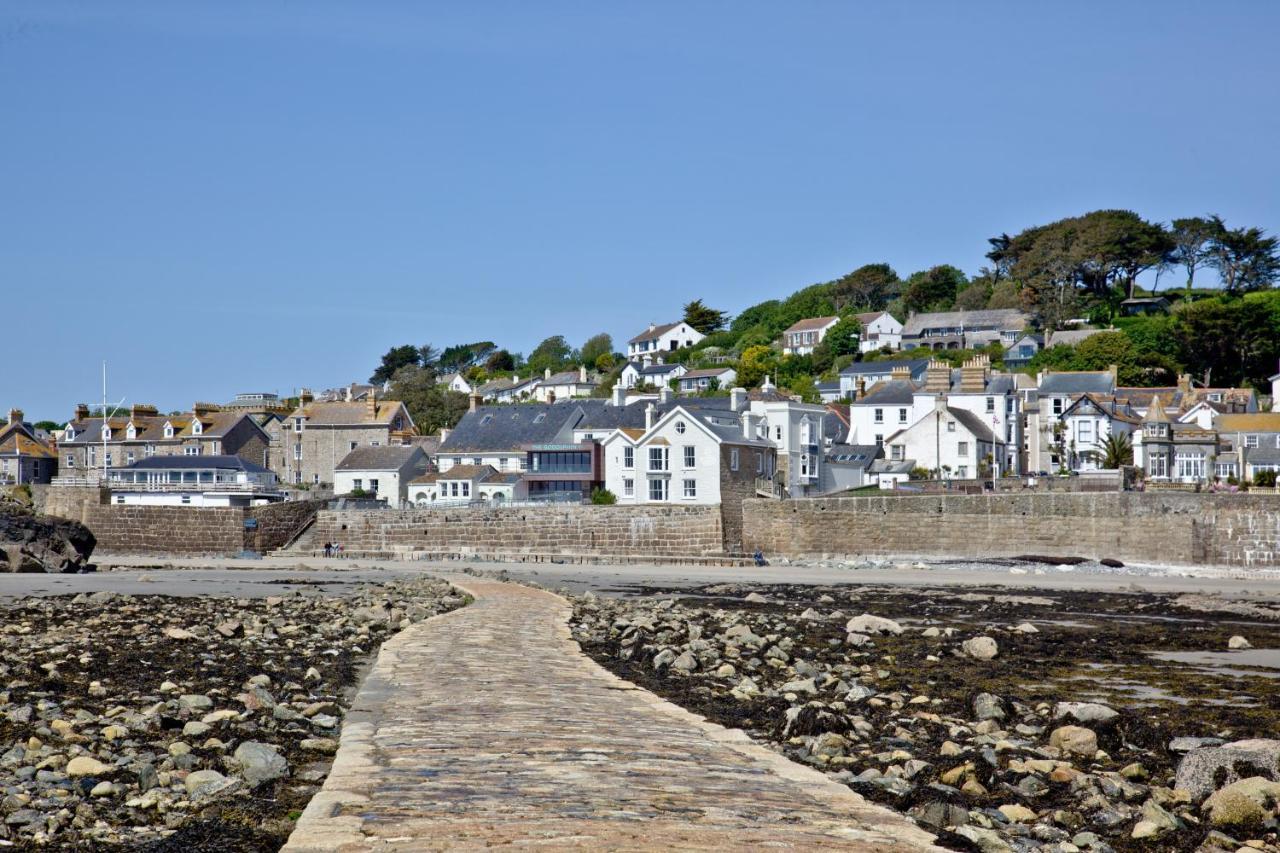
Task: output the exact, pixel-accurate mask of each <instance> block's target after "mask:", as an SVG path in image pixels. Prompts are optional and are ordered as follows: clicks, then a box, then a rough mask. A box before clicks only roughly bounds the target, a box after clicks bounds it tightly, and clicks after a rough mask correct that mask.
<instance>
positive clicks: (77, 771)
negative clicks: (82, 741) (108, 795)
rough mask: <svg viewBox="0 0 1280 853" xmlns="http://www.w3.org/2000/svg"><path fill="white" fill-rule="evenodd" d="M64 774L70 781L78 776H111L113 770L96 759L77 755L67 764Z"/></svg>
mask: <svg viewBox="0 0 1280 853" xmlns="http://www.w3.org/2000/svg"><path fill="white" fill-rule="evenodd" d="M66 773H67V775H68V776H70V777H71V778H72V779H75V778H77V777H79V776H111V775H113V774H114V773H115V768H114V767H112V766H111V765H110V764H103V763H102V762H101V761H99V760H98V759H96V758H91V757H89V756H87V755H79V756H76V757H75V758H73V759H71V760H70V761H68V762H67V766H66Z"/></svg>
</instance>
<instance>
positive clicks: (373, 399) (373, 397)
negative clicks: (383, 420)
mask: <svg viewBox="0 0 1280 853" xmlns="http://www.w3.org/2000/svg"><path fill="white" fill-rule="evenodd" d="M364 413H365V415H366V416H368V418H369V420H371V421H373V420H377V419H378V395H377V394H375V393H374V392H373V391H370V392H369V396H368V397H365V398H364Z"/></svg>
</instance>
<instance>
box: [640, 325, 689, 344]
mask: <svg viewBox="0 0 1280 853" xmlns="http://www.w3.org/2000/svg"><path fill="white" fill-rule="evenodd" d="M681 322H682V321H679V320H677V321H676V322H674V323H658V324H656V325H654V327H653V328H652V329H646V330H645V331H643V332H641V333H640V334H638V335H636V336H635V337H634V338H632V339H631V340H629V341H627V343H629V344H638V343H640V342H641V341H651V340H653V339H654V338H656V337H658V336H660V335H663V334H666V333H667V332H669V331H671V330H672V329H674V328H675V327H676V326H679V325H680V323H681Z"/></svg>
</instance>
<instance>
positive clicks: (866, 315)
mask: <svg viewBox="0 0 1280 853" xmlns="http://www.w3.org/2000/svg"><path fill="white" fill-rule="evenodd" d="M888 313H889V312H888V311H865V312H863V313H862V314H858V315H856V316H857V318H858V322H859V323H861V324H862V326H863V327H864V328H865V327H866V326H868V325H870V324H871V323H873V322H875V321H876V320H878V319H880V318H881V317H883V316H884V315H885V314H888Z"/></svg>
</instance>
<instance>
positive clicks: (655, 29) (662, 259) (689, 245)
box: [0, 0, 1280, 419]
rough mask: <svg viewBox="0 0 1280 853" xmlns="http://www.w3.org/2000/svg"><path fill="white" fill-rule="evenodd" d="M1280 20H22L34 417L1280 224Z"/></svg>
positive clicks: (989, 7) (1161, 8)
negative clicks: (1058, 223) (1208, 226)
mask: <svg viewBox="0 0 1280 853" xmlns="http://www.w3.org/2000/svg"><path fill="white" fill-rule="evenodd" d="M1277 32H1280V4H1276V3H1274V2H1268V0H1258V1H1257V2H1220V3H1213V4H1209V3H1190V2H1161V3H1127V4H1121V3H1111V2H1094V3H1089V2H1079V3H1059V4H1052V5H1051V4H1047V3H1026V2H1010V3H956V2H939V3H888V2H885V3H879V4H872V3H854V2H799V3H785V4H779V3H753V2H643V3H640V2H630V3H620V2H619V3H609V2H586V0H583V2H537V3H529V2H509V3H499V2H483V3H472V2H453V3H403V4H400V3H372V2H359V3H357V2H351V3H345V4H337V3H326V2H317V1H316V0H305V2H304V0H292V1H291V2H285V0H277V1H276V2H265V1H264V2H255V3H237V2H228V0H218V2H213V0H209V2H204V3H177V2H168V0H166V2H156V3H131V2H98V0H83V2H60V0H31V2H25V0H5V2H3V3H2V4H0V115H3V123H2V125H0V128H2V129H0V146H2V147H0V151H3V157H2V158H0V276H2V278H3V287H2V295H0V305H3V308H0V320H2V321H3V324H4V340H5V343H6V344H7V346H6V347H5V352H6V355H7V359H6V361H7V365H6V369H5V370H4V371H3V374H0V376H2V378H0V405H3V406H9V405H14V404H17V405H21V406H23V407H24V408H25V409H26V411H27V413H28V415H29V416H32V417H35V418H45V417H47V418H52V419H64V418H66V417H67V416H68V415H69V413H70V410H71V408H72V406H73V405H74V404H75V402H76V401H77V400H82V399H97V398H98V397H99V396H100V391H99V369H100V363H101V360H102V358H104V357H106V358H107V359H109V361H110V363H111V368H112V394H111V396H112V398H113V402H114V400H115V399H119V397H120V396H122V395H127V396H128V398H129V400H131V401H141V402H152V403H155V404H158V405H160V406H161V407H163V408H165V409H169V408H183V407H187V406H189V405H190V404H191V403H192V402H193V401H194V400H196V399H212V400H215V401H217V400H222V399H224V398H229V397H230V396H232V395H233V394H235V393H236V392H238V391H247V390H275V391H279V392H281V393H290V392H292V391H293V389H294V388H296V387H298V386H303V385H306V386H313V387H325V386H329V385H338V384H342V383H346V382H348V381H351V380H364V379H366V378H367V377H368V375H369V373H370V372H371V370H372V369H373V367H374V365H375V364H376V363H377V361H378V358H379V356H380V355H381V354H382V353H383V352H384V351H386V349H387V348H388V347H389V346H391V345H393V344H400V343H414V344H421V343H425V342H432V343H434V344H436V345H437V346H443V345H446V344H450V343H456V342H462V341H470V340H476V339H492V340H495V341H497V342H498V343H499V344H500V345H504V346H508V347H510V348H512V349H515V350H519V351H523V352H528V351H529V350H530V349H531V348H532V347H533V346H534V345H536V343H537V342H538V341H539V340H541V339H542V338H543V337H546V336H547V335H551V334H563V335H565V336H566V337H568V339H569V340H570V342H571V343H573V344H574V345H579V344H581V342H582V341H583V340H584V339H585V338H587V337H588V336H589V335H591V334H593V333H595V332H599V331H607V332H609V333H611V334H612V335H613V336H614V340H615V344H620V343H621V342H622V341H625V340H626V338H628V337H630V336H631V335H632V334H634V333H635V332H636V331H638V330H639V329H640V328H641V327H643V326H644V325H645V324H647V323H648V322H649V321H650V320H654V321H665V320H669V319H673V318H675V317H677V316H678V314H679V312H680V307H681V305H682V304H683V303H684V302H687V301H689V300H690V299H691V298H695V297H701V298H703V299H705V300H706V301H707V302H708V303H710V304H711V305H713V306H715V307H718V308H722V309H727V310H729V311H731V312H736V311H738V310H740V309H741V308H743V307H746V306H747V305H750V304H752V303H754V302H757V301H760V300H762V299H766V298H771V297H775V296H781V295H785V294H787V293H789V292H791V291H792V290H795V289H796V288H798V287H800V286H803V285H805V284H809V283H812V282H815V281H824V280H829V279H831V278H834V277H837V276H839V275H841V274H843V273H845V272H848V271H849V270H852V269H854V268H855V267H857V266H859V265H861V264H863V263H868V262H875V261H881V260H884V261H888V262H889V263H891V264H892V265H893V266H894V267H895V268H896V269H897V270H898V271H899V273H901V274H903V275H906V274H908V273H910V272H912V271H914V270H916V269H920V268H924V267H928V266H930V265H933V264H937V263H951V264H955V265H957V266H959V267H961V268H963V269H964V270H966V272H969V273H973V272H974V271H976V270H977V268H978V267H979V266H980V265H981V264H982V263H983V262H984V261H983V257H982V255H983V252H984V250H985V248H986V242H985V241H986V238H987V237H988V236H991V235H993V234H997V233H999V232H1001V231H1010V232H1014V231H1017V230H1019V229H1021V228H1023V227H1026V226H1029V225H1033V224H1039V223H1043V222H1047V221H1050V220H1053V219H1057V218H1059V217H1062V216H1066V215H1072V214H1076V213H1081V212H1084V211H1087V210H1091V209H1095V208H1101V207H1126V208H1132V209H1134V210H1137V211H1138V212H1140V213H1141V214H1143V215H1145V216H1147V217H1150V218H1154V219H1159V220H1168V219H1170V218H1172V217H1175V216H1182V215H1195V214H1203V213H1206V212H1216V213H1220V214H1221V215H1223V216H1224V217H1226V219H1227V221H1228V223H1230V224H1234V225H1246V224H1247V225H1258V226H1261V227H1263V228H1265V229H1266V230H1268V231H1272V232H1274V231H1275V230H1277V228H1280V192H1278V190H1280V180H1278V178H1280V165H1278V164H1277V158H1276V156H1275V152H1276V150H1277V146H1278V145H1280V109H1278V107H1280V87H1278V86H1277V84H1278V83H1280V59H1278V58H1277V53H1276V50H1275V36H1276V33H1277Z"/></svg>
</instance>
